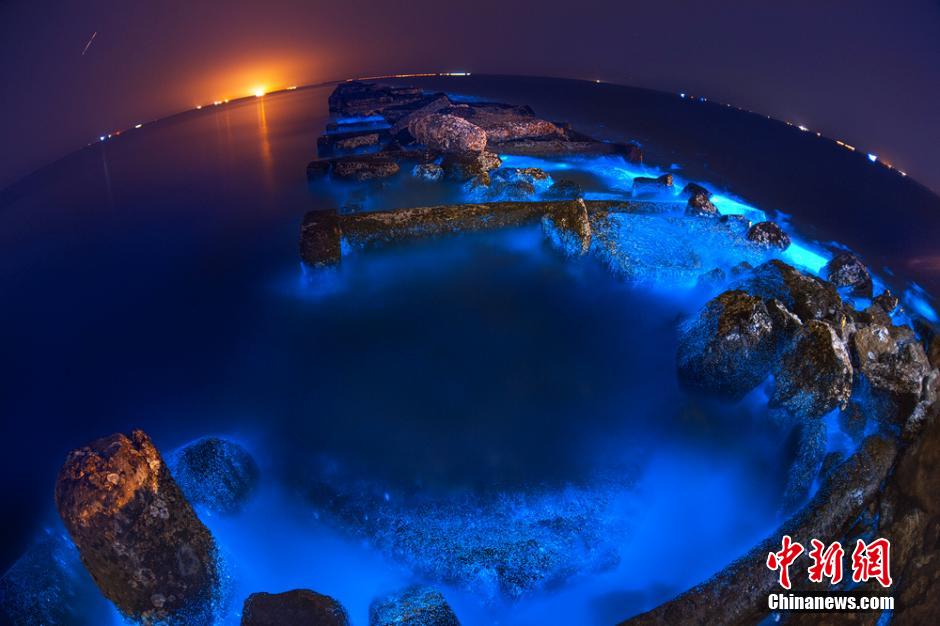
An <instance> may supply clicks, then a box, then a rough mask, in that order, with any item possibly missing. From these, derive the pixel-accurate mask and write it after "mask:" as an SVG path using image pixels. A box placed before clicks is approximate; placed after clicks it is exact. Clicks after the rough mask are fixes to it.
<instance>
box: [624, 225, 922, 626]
mask: <svg viewBox="0 0 940 626" xmlns="http://www.w3.org/2000/svg"><path fill="white" fill-rule="evenodd" d="M770 230H775V229H765V230H764V232H769V231H770ZM755 243H758V244H759V245H766V244H767V242H766V241H756V242H755ZM827 274H828V275H829V276H830V277H831V278H833V279H834V280H836V281H837V283H836V284H833V283H830V282H828V281H825V280H822V279H819V278H816V277H814V276H811V275H809V274H806V273H804V272H801V271H799V270H797V269H795V268H793V267H790V266H788V265H786V264H784V263H782V262H780V261H770V262H769V263H765V264H763V265H761V266H759V267H757V268H755V269H753V270H751V271H749V272H747V273H746V274H745V275H744V276H742V277H741V278H740V280H739V281H738V283H737V285H736V287H737V289H735V290H732V291H728V292H725V293H722V294H720V295H719V296H717V297H716V298H715V299H713V300H712V301H711V302H709V303H708V304H707V305H706V306H705V307H704V308H703V309H702V310H701V311H700V312H699V313H698V314H697V315H695V316H693V317H692V318H691V319H690V320H689V321H687V322H685V323H684V324H683V325H682V326H681V328H680V344H679V350H678V355H677V362H678V369H679V374H680V379H682V380H683V382H685V384H686V385H687V386H690V387H692V388H694V389H696V390H698V391H706V392H709V393H715V394H718V395H722V396H725V397H727V398H730V399H737V398H740V397H741V396H742V395H743V394H745V393H747V392H748V391H749V390H751V389H753V388H755V387H757V386H758V385H760V384H762V383H763V381H764V380H765V378H767V376H769V375H771V374H772V375H773V391H772V393H771V397H770V403H771V405H772V406H776V407H778V408H779V411H781V412H782V413H783V414H784V416H785V417H784V418H783V419H782V420H781V421H782V423H784V424H788V425H795V427H796V428H799V429H800V430H801V432H802V434H801V436H800V445H801V447H802V449H801V450H800V452H799V454H798V455H797V460H796V462H795V463H794V466H793V467H792V468H791V470H790V473H791V478H790V483H789V484H788V487H787V493H786V494H785V496H784V497H785V499H789V502H787V503H786V504H789V505H792V504H798V502H799V501H800V500H799V496H801V495H803V494H805V493H806V492H807V491H808V486H809V484H810V483H811V482H812V481H814V480H815V481H818V484H819V485H820V487H819V489H818V491H817V492H816V494H815V495H814V496H813V498H812V499H811V500H810V501H809V502H808V503H807V504H805V505H804V506H803V507H802V508H801V509H799V510H798V511H797V512H796V513H794V514H793V515H792V517H790V518H789V519H788V520H787V521H786V522H785V523H784V524H783V525H782V526H781V528H779V529H778V530H777V531H776V532H774V533H772V534H771V535H770V536H769V537H768V538H767V540H766V541H764V542H762V543H761V544H759V545H758V546H756V547H755V548H754V549H753V550H752V551H751V552H750V553H748V555H746V556H745V557H743V558H741V559H739V560H738V561H736V562H734V563H732V564H731V565H729V566H728V567H726V568H725V569H724V570H723V571H721V572H719V573H718V574H717V575H715V576H714V577H713V578H711V579H710V580H708V581H705V582H704V583H702V584H700V585H698V586H696V587H694V588H693V589H690V590H689V591H687V592H685V593H683V594H681V595H679V596H678V597H676V598H675V599H673V600H671V601H669V602H667V603H665V604H663V605H661V606H659V607H657V608H655V609H653V610H651V611H649V612H647V613H644V614H642V615H640V616H637V617H635V618H633V619H631V620H629V621H628V622H626V623H629V624H673V623H688V624H741V623H756V622H759V621H761V620H762V619H764V618H766V617H768V615H767V614H768V610H767V596H768V594H770V593H772V592H775V591H780V588H779V586H778V585H777V578H776V573H775V572H773V571H772V570H770V569H768V567H767V566H766V559H767V554H768V553H770V552H774V551H777V550H779V549H780V538H781V537H782V536H783V535H784V534H788V535H790V536H791V537H793V539H794V541H800V542H802V543H803V544H804V545H807V546H808V545H809V542H810V539H812V538H819V539H821V540H824V541H826V542H831V541H836V540H839V541H841V542H842V545H843V546H854V544H855V541H856V539H859V538H865V539H866V540H870V539H871V538H872V537H875V536H883V537H886V538H888V539H890V540H891V542H892V543H891V545H892V551H893V555H892V560H891V563H892V567H894V568H896V569H895V570H894V572H895V579H894V580H895V585H894V586H893V587H892V588H891V589H889V590H885V589H883V588H877V587H876V586H875V585H876V584H877V583H871V584H868V583H865V584H863V585H862V587H861V588H860V590H867V591H869V592H871V593H872V594H875V593H878V594H883V593H890V594H891V595H894V596H895V598H897V601H898V604H897V605H896V609H895V611H894V614H893V616H892V617H893V619H892V623H899V624H919V623H924V620H925V619H928V618H927V616H928V615H935V614H936V611H937V610H938V609H937V606H938V605H937V597H940V596H938V595H937V591H940V548H938V545H940V544H938V537H940V508H938V507H937V505H936V502H937V494H938V493H940V492H938V483H937V481H938V476H940V473H938V472H940V465H938V459H940V403H938V402H937V391H938V372H937V370H936V369H933V366H934V365H935V364H932V363H930V361H929V358H928V356H927V349H928V348H929V346H930V342H931V341H932V339H933V337H934V336H935V335H934V334H932V332H931V331H932V327H931V326H930V325H929V324H927V323H926V322H924V321H922V320H918V323H917V324H915V326H917V327H918V328H919V330H918V331H915V330H914V329H912V328H911V327H909V326H906V325H895V324H894V323H893V320H892V319H891V318H890V316H889V315H888V313H890V310H893V309H894V308H895V307H897V301H896V299H893V297H892V296H891V295H890V294H889V293H885V294H882V296H879V298H876V299H875V302H874V303H873V304H872V305H871V306H870V307H868V308H867V309H866V310H864V311H857V310H855V308H854V307H853V306H852V304H851V303H850V302H844V301H842V299H841V298H840V297H839V294H838V292H837V286H838V287H839V288H845V289H846V290H848V291H850V292H852V293H858V291H859V289H861V290H862V291H865V292H867V290H868V289H869V286H870V285H869V274H868V271H867V268H865V267H864V266H862V265H861V262H860V261H858V259H856V258H854V257H852V258H839V257H837V259H836V260H834V262H833V263H831V264H830V267H829V268H827ZM885 305H887V306H885ZM853 405H854V407H853ZM853 408H854V410H855V411H856V412H860V413H861V414H862V415H863V418H862V419H868V418H870V419H871V420H872V421H871V423H869V424H867V425H865V424H863V425H862V428H861V429H860V431H862V432H869V433H873V434H871V435H870V436H868V437H867V438H866V439H864V441H863V442H862V443H861V445H860V446H859V447H858V449H857V450H856V451H855V452H854V453H853V454H851V456H849V457H848V458H844V457H843V456H842V455H841V453H831V454H830V455H829V456H827V457H826V459H825V461H824V460H823V455H824V454H825V439H826V437H825V429H824V427H823V425H822V421H821V419H820V418H821V416H822V415H824V414H827V413H829V412H831V411H834V410H837V409H838V410H839V411H840V412H841V413H842V414H845V413H846V412H848V411H852V410H853ZM847 550H848V548H847ZM808 563H809V560H808V557H806V556H805V555H803V556H802V557H801V558H800V559H799V560H798V561H797V562H796V563H795V564H794V567H797V568H801V567H805V566H806V565H808ZM791 571H792V568H791ZM849 584H851V583H849V582H848V581H843V583H841V584H840V585H837V586H836V587H835V588H834V589H835V590H840V589H846V588H848V587H847V585H849ZM795 589H796V590H806V591H808V590H815V591H817V592H818V591H819V587H818V586H816V587H813V586H812V585H811V584H810V583H808V582H801V583H797V584H796V587H795ZM769 617H770V618H771V619H772V620H773V621H774V622H784V623H793V624H803V623H807V624H808V623H811V621H812V623H818V622H817V620H818V619H819V617H820V616H819V615H818V614H787V613H786V612H783V613H776V614H774V615H771V616H769ZM882 617H884V616H883V615H882V614H880V613H878V612H868V613H862V612H859V613H840V614H839V623H852V624H856V623H857V624H872V625H874V624H875V623H880V622H879V619H880V618H882ZM833 623H835V622H833Z"/></svg>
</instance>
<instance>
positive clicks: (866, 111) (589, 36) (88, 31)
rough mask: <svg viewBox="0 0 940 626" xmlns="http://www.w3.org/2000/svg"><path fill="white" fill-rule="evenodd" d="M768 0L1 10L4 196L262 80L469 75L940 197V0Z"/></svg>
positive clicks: (183, 2) (285, 0)
mask: <svg viewBox="0 0 940 626" xmlns="http://www.w3.org/2000/svg"><path fill="white" fill-rule="evenodd" d="M772 4H773V6H771V3H758V2H753V1H742V2H718V1H716V2H693V1H689V2H679V1H659V2H654V1H652V0H647V1H646V2H642V3H639V2H629V1H622V0H621V1H610V2H591V1H588V0H585V1H582V2H564V3H562V2H554V3H553V2H548V1H544V2H539V3H535V2H517V1H507V0H501V1H498V2H492V1H490V0H475V1H474V2H446V1H441V0H434V1H433V2H424V1H419V2H410V3H404V2H402V3H397V2H378V1H375V2H359V1H350V0H331V1H330V2H319V1H308V2H299V1H291V0H269V1H267V2H255V1H248V0H226V1H225V2H192V1H191V0H160V1H159V2H158V1H151V2H145V1H143V0H141V1H134V2H127V1H126V0H122V1H111V2H107V1H96V0H82V1H71V0H70V1H64V2H62V1H60V2H51V1H48V0H13V1H9V0H7V1H6V2H4V1H3V0H0V34H2V37H0V67H2V76H3V80H2V81H0V95H2V103H3V104H2V106H3V113H4V115H3V116H2V117H0V145H2V146H3V148H2V150H0V188H2V187H4V186H6V185H7V184H9V183H11V182H13V181H15V180H16V179H18V178H20V177H22V176H23V175H25V174H28V173H29V172H31V171H33V170H35V169H36V168H38V167H40V166H42V165H43V164H45V163H48V162H49V161H52V160H55V159H57V158H59V157H61V156H64V155H65V154H66V153H68V152H70V151H72V150H74V149H76V148H79V147H81V146H82V145H84V144H86V143H88V142H89V141H91V140H92V139H93V138H94V137H97V136H98V135H99V134H101V133H102V132H108V131H110V130H114V129H119V128H126V127H129V126H132V125H133V124H134V123H136V122H138V121H145V120H149V119H154V118H157V117H161V116H165V115H168V114H171V113H175V112H178V111H180V110H182V109H186V108H191V107H193V106H195V105H196V104H199V103H205V102H210V101H212V100H214V99H222V98H230V97H238V96H242V95H247V94H248V93H250V91H251V90H252V89H253V88H254V87H255V86H259V85H266V86H267V87H268V88H275V87H279V86H287V85H291V84H305V83H311V82H321V81H325V80H330V79H335V78H346V77H350V76H362V75H372V74H382V73H391V72H414V71H440V70H457V69H464V70H470V71H474V72H478V73H521V74H533V75H546V76H566V77H573V78H589V79H594V78H600V79H603V80H607V81H611V82H618V83H624V84H630V85H637V86H643V87H651V88H655V89H662V90H666V91H686V92H690V93H695V94H702V95H705V96H707V97H708V98H709V99H712V100H717V101H721V102H730V103H732V104H735V105H737V106H740V107H743V108H749V109H751V110H754V111H757V112H760V113H766V114H769V115H771V116H773V117H777V118H781V119H788V120H791V121H793V122H794V123H801V124H805V125H806V126H808V127H810V128H812V129H813V130H819V131H821V132H822V133H823V134H826V135H828V136H831V137H837V138H841V139H843V140H845V141H846V142H848V143H851V144H854V145H856V146H858V147H860V148H864V149H865V150H867V151H870V152H876V153H877V154H879V155H880V156H881V157H882V158H885V159H887V160H889V161H891V162H893V163H894V164H895V165H897V166H898V167H900V168H901V169H903V170H906V171H907V172H908V173H909V174H910V175H911V176H913V177H914V178H916V179H918V180H920V181H921V182H923V183H925V184H927V185H928V186H930V187H932V188H933V189H934V190H940V3H938V2H937V1H936V0H906V1H905V2H898V3H891V2H883V1H881V2H875V1H869V0H855V1H850V0H845V1H829V0H810V1H807V0H789V1H787V2H777V3H772ZM756 5H761V6H760V7H758V6H756ZM94 32H97V36H96V37H95V39H94V41H93V42H92V44H91V46H90V47H89V48H88V51H87V53H86V54H84V55H82V50H83V48H84V47H85V45H86V43H87V42H88V40H89V38H90V37H91V36H92V33H94Z"/></svg>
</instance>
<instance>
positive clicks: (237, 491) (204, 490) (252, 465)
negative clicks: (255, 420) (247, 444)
mask: <svg viewBox="0 0 940 626" xmlns="http://www.w3.org/2000/svg"><path fill="white" fill-rule="evenodd" d="M170 469H171V471H172V473H173V477H174V478H175V479H176V483H177V484H178V485H179V486H180V489H182V490H183V494H184V495H185V496H186V497H187V498H188V499H189V501H190V502H191V503H193V504H201V505H204V506H205V507H206V508H208V509H209V510H210V511H212V512H214V513H222V514H228V515H231V514H233V513H237V512H239V511H240V510H241V509H242V507H243V506H244V505H245V502H246V501H247V500H248V498H249V497H251V495H252V493H253V492H254V490H255V488H256V487H257V486H258V477H259V475H260V473H261V472H260V470H259V469H258V464H257V463H256V462H255V459H254V457H253V456H251V453H250V452H248V450H246V449H245V448H243V447H242V446H240V445H238V444H237V443H234V442H232V441H227V440H225V439H219V438H218V437H205V438H203V439H199V440H196V441H194V442H192V443H190V444H187V445H186V446H184V447H183V448H182V449H180V450H179V451H177V452H176V453H175V454H173V455H172V456H171V457H170Z"/></svg>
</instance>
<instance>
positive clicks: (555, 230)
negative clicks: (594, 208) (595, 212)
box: [542, 201, 591, 256]
mask: <svg viewBox="0 0 940 626" xmlns="http://www.w3.org/2000/svg"><path fill="white" fill-rule="evenodd" d="M542 229H543V231H544V232H545V234H546V235H547V237H548V239H549V241H551V242H552V244H553V245H555V246H556V247H557V248H559V249H560V250H562V251H563V252H564V253H565V254H568V255H572V256H580V255H584V254H587V253H588V251H590V249H591V218H590V216H589V215H588V211H587V206H586V205H585V204H584V202H583V201H577V202H575V203H572V204H571V205H570V207H567V208H565V209H562V210H559V211H555V212H554V213H549V214H546V215H545V216H543V217H542Z"/></svg>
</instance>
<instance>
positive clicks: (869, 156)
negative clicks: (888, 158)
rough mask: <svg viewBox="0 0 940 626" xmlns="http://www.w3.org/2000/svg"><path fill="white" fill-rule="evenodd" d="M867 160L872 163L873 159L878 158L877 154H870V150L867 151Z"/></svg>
mask: <svg viewBox="0 0 940 626" xmlns="http://www.w3.org/2000/svg"><path fill="white" fill-rule="evenodd" d="M868 160H869V161H871V162H872V163H874V162H875V161H877V160H878V155H877V154H872V153H871V152H869V153H868Z"/></svg>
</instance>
